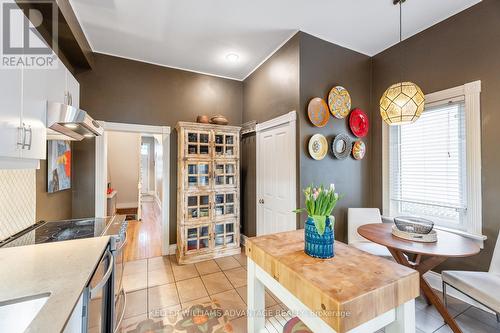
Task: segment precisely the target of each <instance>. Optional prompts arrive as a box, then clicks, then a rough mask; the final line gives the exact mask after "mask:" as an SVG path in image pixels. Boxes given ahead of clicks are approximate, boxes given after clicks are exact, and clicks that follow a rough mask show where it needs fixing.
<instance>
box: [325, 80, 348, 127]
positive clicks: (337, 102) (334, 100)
mask: <svg viewBox="0 0 500 333" xmlns="http://www.w3.org/2000/svg"><path fill="white" fill-rule="evenodd" d="M328 106H329V107H330V112H331V113H332V115H333V116H334V117H336V118H338V119H343V118H345V117H347V115H348V114H349V111H351V96H350V95H349V92H348V91H347V89H346V88H344V87H342V86H336V87H333V88H332V90H330V93H329V94H328Z"/></svg>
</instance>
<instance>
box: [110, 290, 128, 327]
mask: <svg viewBox="0 0 500 333" xmlns="http://www.w3.org/2000/svg"><path fill="white" fill-rule="evenodd" d="M120 294H122V296H123V309H122V314H121V315H120V319H118V321H117V322H116V325H115V330H114V331H113V332H114V333H118V331H119V330H120V325H121V324H122V321H123V317H125V309H126V308H127V293H126V292H125V289H123V288H122V290H121V291H120Z"/></svg>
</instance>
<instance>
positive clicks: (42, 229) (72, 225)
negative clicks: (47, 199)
mask: <svg viewBox="0 0 500 333" xmlns="http://www.w3.org/2000/svg"><path fill="white" fill-rule="evenodd" d="M110 221H111V219H109V218H88V219H78V220H63V221H56V222H40V223H38V224H36V225H35V226H34V227H32V228H30V229H28V230H26V231H25V232H21V233H20V234H18V235H16V236H14V237H12V238H11V239H7V240H5V241H3V242H2V243H0V247H14V246H23V245H31V244H41V243H51V242H60V241H65V240H70V239H79V238H89V237H97V236H102V235H103V234H104V231H105V230H106V227H107V225H108V223H109V222H110Z"/></svg>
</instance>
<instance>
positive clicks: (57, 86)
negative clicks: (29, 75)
mask: <svg viewBox="0 0 500 333" xmlns="http://www.w3.org/2000/svg"><path fill="white" fill-rule="evenodd" d="M56 61H57V66H56V68H51V69H46V70H45V71H46V72H47V74H46V80H47V83H46V85H47V88H46V94H47V95H46V99H47V101H50V102H59V103H65V96H66V71H67V69H66V67H65V66H64V64H63V63H62V61H61V60H60V59H59V58H57V60H56Z"/></svg>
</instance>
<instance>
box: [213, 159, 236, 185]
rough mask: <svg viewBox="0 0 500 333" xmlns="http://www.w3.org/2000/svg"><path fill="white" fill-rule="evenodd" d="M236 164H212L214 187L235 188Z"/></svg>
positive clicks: (219, 162)
mask: <svg viewBox="0 0 500 333" xmlns="http://www.w3.org/2000/svg"><path fill="white" fill-rule="evenodd" d="M236 172H237V171H236V163H235V162H223V161H217V162H215V163H214V185H215V186H236Z"/></svg>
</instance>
